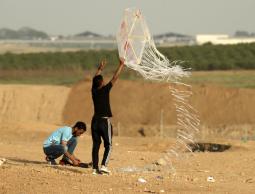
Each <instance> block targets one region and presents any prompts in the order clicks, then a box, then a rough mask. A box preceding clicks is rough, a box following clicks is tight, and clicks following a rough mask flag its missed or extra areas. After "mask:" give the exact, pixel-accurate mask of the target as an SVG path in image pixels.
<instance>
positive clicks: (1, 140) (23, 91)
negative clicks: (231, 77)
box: [0, 81, 255, 194]
mask: <svg viewBox="0 0 255 194" xmlns="http://www.w3.org/2000/svg"><path fill="white" fill-rule="evenodd" d="M124 82H125V81H123V82H122V83H124ZM132 84H134V83H126V84H125V83H124V84H122V87H121V86H120V85H121V84H119V85H116V88H114V90H113V94H112V99H111V100H112V102H113V112H114V113H116V112H121V111H123V109H122V107H123V100H125V99H126V100H127V99H130V101H131V100H134V101H135V102H139V103H141V107H138V105H137V104H136V107H135V106H134V105H132V103H131V102H130V101H127V102H126V109H125V110H128V111H126V112H124V113H125V114H124V113H120V114H119V115H116V116H115V117H116V118H118V119H119V120H120V122H121V123H122V122H123V123H124V122H127V126H128V127H126V128H123V129H122V130H123V131H122V135H121V136H120V137H117V136H115V137H114V139H113V153H112V157H111V160H110V164H109V168H110V169H111V170H112V173H111V174H110V175H109V176H106V175H105V176H94V175H92V170H91V169H85V168H77V167H61V166H56V167H52V166H48V165H47V164H46V163H45V161H44V154H43V151H42V142H43V140H44V139H45V138H46V137H47V136H48V135H49V134H50V133H51V132H52V131H53V130H54V129H55V128H57V127H58V126H59V125H61V123H65V122H66V123H67V122H71V120H72V119H73V118H76V116H77V118H76V119H82V120H85V121H86V122H87V124H88V125H89V120H90V115H89V114H91V113H89V111H87V112H88V113H87V114H84V109H85V110H90V111H91V107H90V108H89V103H90V100H89V94H86V95H84V93H83V92H84V91H87V90H89V88H90V87H89V86H90V84H89V82H88V81H87V82H86V81H84V82H80V83H79V84H77V85H76V86H74V87H73V88H72V89H71V90H70V88H67V87H62V86H54V87H53V86H24V85H21V86H20V85H1V86H0V121H1V122H0V127H1V129H0V158H5V159H7V161H6V162H4V163H3V164H2V165H1V166H0V193H230V194H232V193H254V190H255V165H254V164H255V152H254V151H255V142H254V141H249V140H248V141H247V140H244V139H242V138H241V137H240V138H239V139H238V138H237V139H236V140H233V139H229V138H228V137H229V135H228V134H230V133H232V131H230V130H228V128H227V127H228V126H229V125H231V124H233V125H234V124H236V125H243V126H249V127H250V131H251V132H254V128H252V126H253V122H254V121H253V120H252V118H254V111H252V110H254V105H255V103H253V102H254V101H253V100H254V93H253V92H254V91H253V90H244V89H222V91H220V90H217V92H216V91H215V93H211V92H212V91H213V89H207V88H206V87H202V86H201V87H200V88H199V89H198V90H195V95H198V97H199V96H200V97H199V98H198V97H197V99H200V100H197V101H194V99H193V102H194V105H195V106H197V105H199V104H202V106H201V107H200V106H198V109H199V111H201V113H205V112H206V113H207V114H205V115H204V116H203V114H202V119H204V118H205V120H206V121H205V122H208V123H210V124H211V125H213V124H215V125H216V124H217V123H214V122H213V121H215V120H216V118H221V117H223V116H225V117H224V118H225V119H222V120H226V121H228V122H226V127H225V129H226V130H225V132H224V133H222V136H221V138H218V137H217V138H216V136H214V134H212V133H204V135H205V136H204V137H201V138H200V141H203V142H210V143H222V144H230V145H231V148H230V149H229V150H226V151H225V152H196V153H184V154H181V155H180V157H179V158H178V159H176V158H173V165H174V167H175V169H176V171H173V170H171V168H170V167H169V166H164V165H163V166H157V168H156V167H155V168H152V171H151V168H150V171H149V170H148V168H147V167H148V165H151V164H152V163H154V162H155V161H157V160H158V159H159V158H161V157H163V156H164V155H165V154H166V153H165V151H166V150H167V149H168V148H169V147H171V146H172V145H173V144H174V142H175V139H174V138H170V137H165V138H159V137H155V136H156V135H155V136H154V137H152V135H151V137H148V136H147V137H139V136H138V135H137V128H136V127H138V126H139V125H140V126H144V125H145V124H144V125H142V122H141V124H139V122H140V121H146V119H147V121H148V122H149V124H150V125H153V124H154V123H153V122H154V121H155V123H156V122H157V119H155V118H153V119H152V121H151V120H148V115H149V113H148V115H147V116H146V117H140V119H141V120H139V119H137V120H135V117H133V120H132V122H131V123H135V125H134V126H135V127H133V128H132V125H131V124H130V123H129V122H128V121H127V120H128V119H132V117H131V116H130V115H131V114H130V113H131V111H133V114H142V115H145V111H144V112H142V108H146V107H148V105H149V104H148V103H149V101H156V99H158V95H159V96H160V95H161V96H164V92H165V93H167V92H168V91H167V90H162V91H164V92H163V93H159V94H158V93H157V94H156V93H155V92H154V94H155V95H152V93H151V90H152V91H153V87H155V88H156V87H157V85H155V84H152V85H149V86H148V85H147V84H143V83H138V84H140V85H139V87H138V88H139V89H133V90H136V91H132V90H131V89H132V87H131V86H132ZM135 88H137V87H135ZM141 88H145V89H144V91H143V92H142V90H141ZM146 88H148V89H146ZM77 90H78V91H79V90H80V91H81V93H79V92H78V91H77ZM74 91H76V92H75V93H73V92H74ZM117 91H119V92H117ZM120 91H121V92H120ZM124 91H128V92H126V93H124ZM117 93H120V94H122V95H120V96H116V94H117ZM74 94H75V96H73V95H74ZM77 94H79V96H80V98H79V97H77ZM131 94H135V97H133V95H131ZM247 94H249V98H248V99H247V97H246V96H247ZM208 95H209V96H211V98H210V97H208ZM86 96H87V97H86ZM114 96H115V97H114ZM148 96H149V97H148ZM73 97H76V98H73ZM143 97H147V98H148V99H147V98H146V100H144V99H145V98H143ZM203 97H207V99H208V100H210V99H213V100H215V99H217V100H218V101H217V102H218V103H216V104H212V105H211V104H210V103H211V102H212V101H213V100H211V101H207V103H206V102H200V101H202V99H203ZM162 98H163V99H164V98H165V97H162ZM223 99H225V101H223ZM136 100H137V101H136ZM139 100H140V101H139ZM143 100H144V101H145V102H144V104H143V102H142V101H143ZM168 100H169V99H168V98H166V99H165V101H163V102H162V106H163V105H164V104H166V102H168ZM70 102H72V103H71V104H72V106H73V108H74V109H76V113H77V114H74V109H71V108H70V107H71V104H70ZM84 102H85V103H84ZM121 102H122V103H121ZM170 102H171V101H170ZM199 102H200V103H199ZM81 103H82V105H81ZM118 103H119V105H122V106H121V107H119V106H116V105H118ZM157 103H159V102H157ZM157 103H156V105H155V107H156V106H157ZM224 103H225V104H226V106H227V107H228V108H230V107H232V106H231V103H233V106H234V107H233V109H231V110H228V109H227V108H226V109H225V111H226V112H225V113H224V114H223V112H222V113H221V114H212V112H213V110H214V109H217V106H220V104H221V105H222V104H224ZM237 104H238V105H240V106H239V108H238V106H237ZM78 105H79V106H78ZM166 106H171V105H168V104H167V105H166ZM205 107H208V109H206V108H205ZM209 107H210V108H211V110H209ZM240 107H242V108H240ZM134 108H137V109H139V110H140V112H138V113H136V111H134V110H136V109H134ZM213 108H214V109H213ZM243 109H245V110H243ZM67 110H69V111H70V112H69V114H70V115H71V117H69V118H67V117H65V116H66V115H67V112H68V111H67ZM146 110H147V112H149V111H150V110H153V107H151V108H147V109H146ZM156 110H157V109H156ZM203 110H207V111H208V112H207V111H203ZM227 110H228V111H227ZM129 111H130V112H129ZM236 111H239V113H238V114H237V112H236ZM170 112H171V111H170ZM210 112H211V114H209V113H210ZM245 112H247V115H242V114H245ZM231 113H233V115H231ZM151 114H152V111H151ZM166 114H168V113H166ZM169 114H170V113H169ZM60 115H62V116H63V118H62V117H61V116H60ZM79 115H81V116H79ZM126 115H128V118H125V117H124V116H126ZM213 115H216V116H214V117H213ZM168 116H169V115H168ZM218 116H219V117H218ZM85 117H86V119H84V118H85ZM207 117H209V118H211V119H208V120H207ZM116 118H115V121H114V122H116ZM245 118H246V120H245ZM68 119H70V120H68ZM143 119H145V120H143ZM154 119H155V120H154ZM173 120H174V119H173ZM173 120H171V121H173ZM150 122H151V123H150ZM231 122H233V123H231ZM219 124H222V122H221V120H220V123H219ZM122 125H124V124H122ZM208 125H209V124H208ZM88 130H89V129H88ZM124 130H126V131H124ZM239 131H241V129H240V128H238V127H237V129H236V133H237V134H238V132H239ZM207 132H208V131H207ZM248 132H249V131H248ZM125 133H126V134H125ZM129 133H130V134H131V136H132V137H127V135H128V134H129ZM218 133H221V132H218ZM151 134H152V133H151ZM224 134H225V135H224ZM223 137H224V138H223ZM75 155H76V156H77V157H79V158H80V159H81V160H82V161H83V162H90V161H91V137H90V135H89V131H88V132H87V133H86V134H85V135H84V136H83V137H81V138H80V140H79V144H78V147H77V149H76V152H75ZM101 157H102V149H101ZM130 169H131V170H134V169H139V170H142V171H132V172H127V171H128V170H130ZM209 176H212V177H213V178H214V180H215V182H208V181H207V178H208V177H209ZM139 178H143V179H145V180H146V181H147V182H146V183H141V182H139V181H138V179H139Z"/></svg>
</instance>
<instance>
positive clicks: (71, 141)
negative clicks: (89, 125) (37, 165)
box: [43, 121, 86, 166]
mask: <svg viewBox="0 0 255 194" xmlns="http://www.w3.org/2000/svg"><path fill="white" fill-rule="evenodd" d="M85 131H86V124H85V123H83V122H81V121H78V122H76V124H75V125H74V126H73V127H68V126H64V127H61V128H59V129H57V130H56V131H54V132H53V133H52V134H51V135H50V136H49V137H48V138H47V139H46V140H45V141H44V143H43V151H44V153H45V155H46V161H47V162H48V163H49V164H51V165H56V164H57V163H56V161H55V159H56V158H58V157H60V156H62V155H63V158H62V159H61V160H60V162H59V163H60V164H62V165H65V164H70V165H74V166H78V165H79V164H80V160H79V159H78V158H76V157H75V156H74V155H73V152H74V149H75V147H76V145H77V137H79V136H80V135H82V134H83V133H84V132H85Z"/></svg>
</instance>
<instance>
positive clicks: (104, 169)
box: [100, 165, 111, 174]
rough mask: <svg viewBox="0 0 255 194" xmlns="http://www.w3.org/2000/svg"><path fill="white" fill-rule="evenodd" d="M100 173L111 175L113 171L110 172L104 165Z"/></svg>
mask: <svg viewBox="0 0 255 194" xmlns="http://www.w3.org/2000/svg"><path fill="white" fill-rule="evenodd" d="M100 171H101V172H103V173H107V174H109V173H111V171H110V170H108V168H107V167H106V166H104V165H102V167H101V169H100Z"/></svg>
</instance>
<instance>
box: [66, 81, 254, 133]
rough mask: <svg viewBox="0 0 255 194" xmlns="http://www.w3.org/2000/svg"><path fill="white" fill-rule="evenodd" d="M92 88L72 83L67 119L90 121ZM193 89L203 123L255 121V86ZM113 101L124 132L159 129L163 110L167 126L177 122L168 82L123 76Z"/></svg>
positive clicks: (86, 83) (85, 83) (117, 123)
mask: <svg viewBox="0 0 255 194" xmlns="http://www.w3.org/2000/svg"><path fill="white" fill-rule="evenodd" d="M90 88H91V82H90V81H89V80H87V81H81V82H79V83H77V84H76V85H74V86H73V87H72V89H71V92H70V94H69V97H68V99H67V103H66V106H65V109H64V112H63V119H64V122H66V123H73V122H74V121H76V120H77V119H80V120H85V121H86V122H88V123H90V119H91V117H92V114H93V106H92V100H91V92H90ZM193 93H194V95H193V96H192V98H191V104H192V105H193V107H195V108H196V109H197V110H198V112H199V116H200V118H201V124H202V125H203V126H207V127H210V128H213V127H219V126H221V128H222V126H223V127H224V126H231V125H238V126H239V125H244V124H245V125H247V124H248V125H250V124H255V120H254V118H255V111H254V110H255V90H252V89H237V88H223V87H217V86H210V85H200V86H193ZM111 103H112V111H113V115H114V117H113V124H114V126H115V128H118V127H122V128H124V129H125V130H124V131H123V130H122V133H124V134H130V133H131V131H130V130H129V129H128V128H133V130H134V126H136V128H137V131H138V130H139V129H140V128H143V127H146V126H147V127H148V126H154V128H155V130H154V132H151V134H153V133H156V132H155V131H157V130H159V125H160V117H161V116H160V115H161V111H162V110H163V121H164V125H165V126H172V125H175V123H176V113H175V109H174V106H173V103H172V98H171V95H170V91H169V89H168V85H167V84H162V83H149V82H144V81H126V80H119V81H118V82H117V84H116V86H114V88H113V89H112V93H111ZM126 131H128V132H127V133H126ZM129 132H130V133H129Z"/></svg>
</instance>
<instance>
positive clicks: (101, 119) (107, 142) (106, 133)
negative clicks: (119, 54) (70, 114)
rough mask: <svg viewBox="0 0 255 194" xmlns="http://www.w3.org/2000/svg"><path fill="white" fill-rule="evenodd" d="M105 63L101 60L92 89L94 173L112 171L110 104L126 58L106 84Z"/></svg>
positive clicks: (121, 61) (121, 60)
mask: <svg viewBox="0 0 255 194" xmlns="http://www.w3.org/2000/svg"><path fill="white" fill-rule="evenodd" d="M105 65H106V61H105V60H103V61H101V63H100V65H99V67H98V69H97V72H96V74H95V76H94V78H93V83H92V90H91V92H92V99H93V104H94V116H93V118H92V123H91V130H92V132H91V133H92V140H93V148H92V161H93V174H101V173H110V171H109V170H108V168H107V164H108V162H109V159H110V154H111V151H112V125H111V122H110V118H111V117H112V112H111V106H110V91H111V88H112V86H113V85H114V84H115V82H116V81H117V79H118V77H119V75H120V73H121V71H122V69H123V67H124V60H123V59H120V63H119V66H118V68H117V70H116V71H115V73H114V75H113V77H112V79H111V81H110V82H109V83H107V84H105V82H104V79H103V76H102V75H101V72H102V70H103V69H104V66H105ZM101 138H102V139H103V141H104V156H103V159H102V162H101V169H100V170H99V167H98V160H99V158H98V153H99V148H100V144H101Z"/></svg>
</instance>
